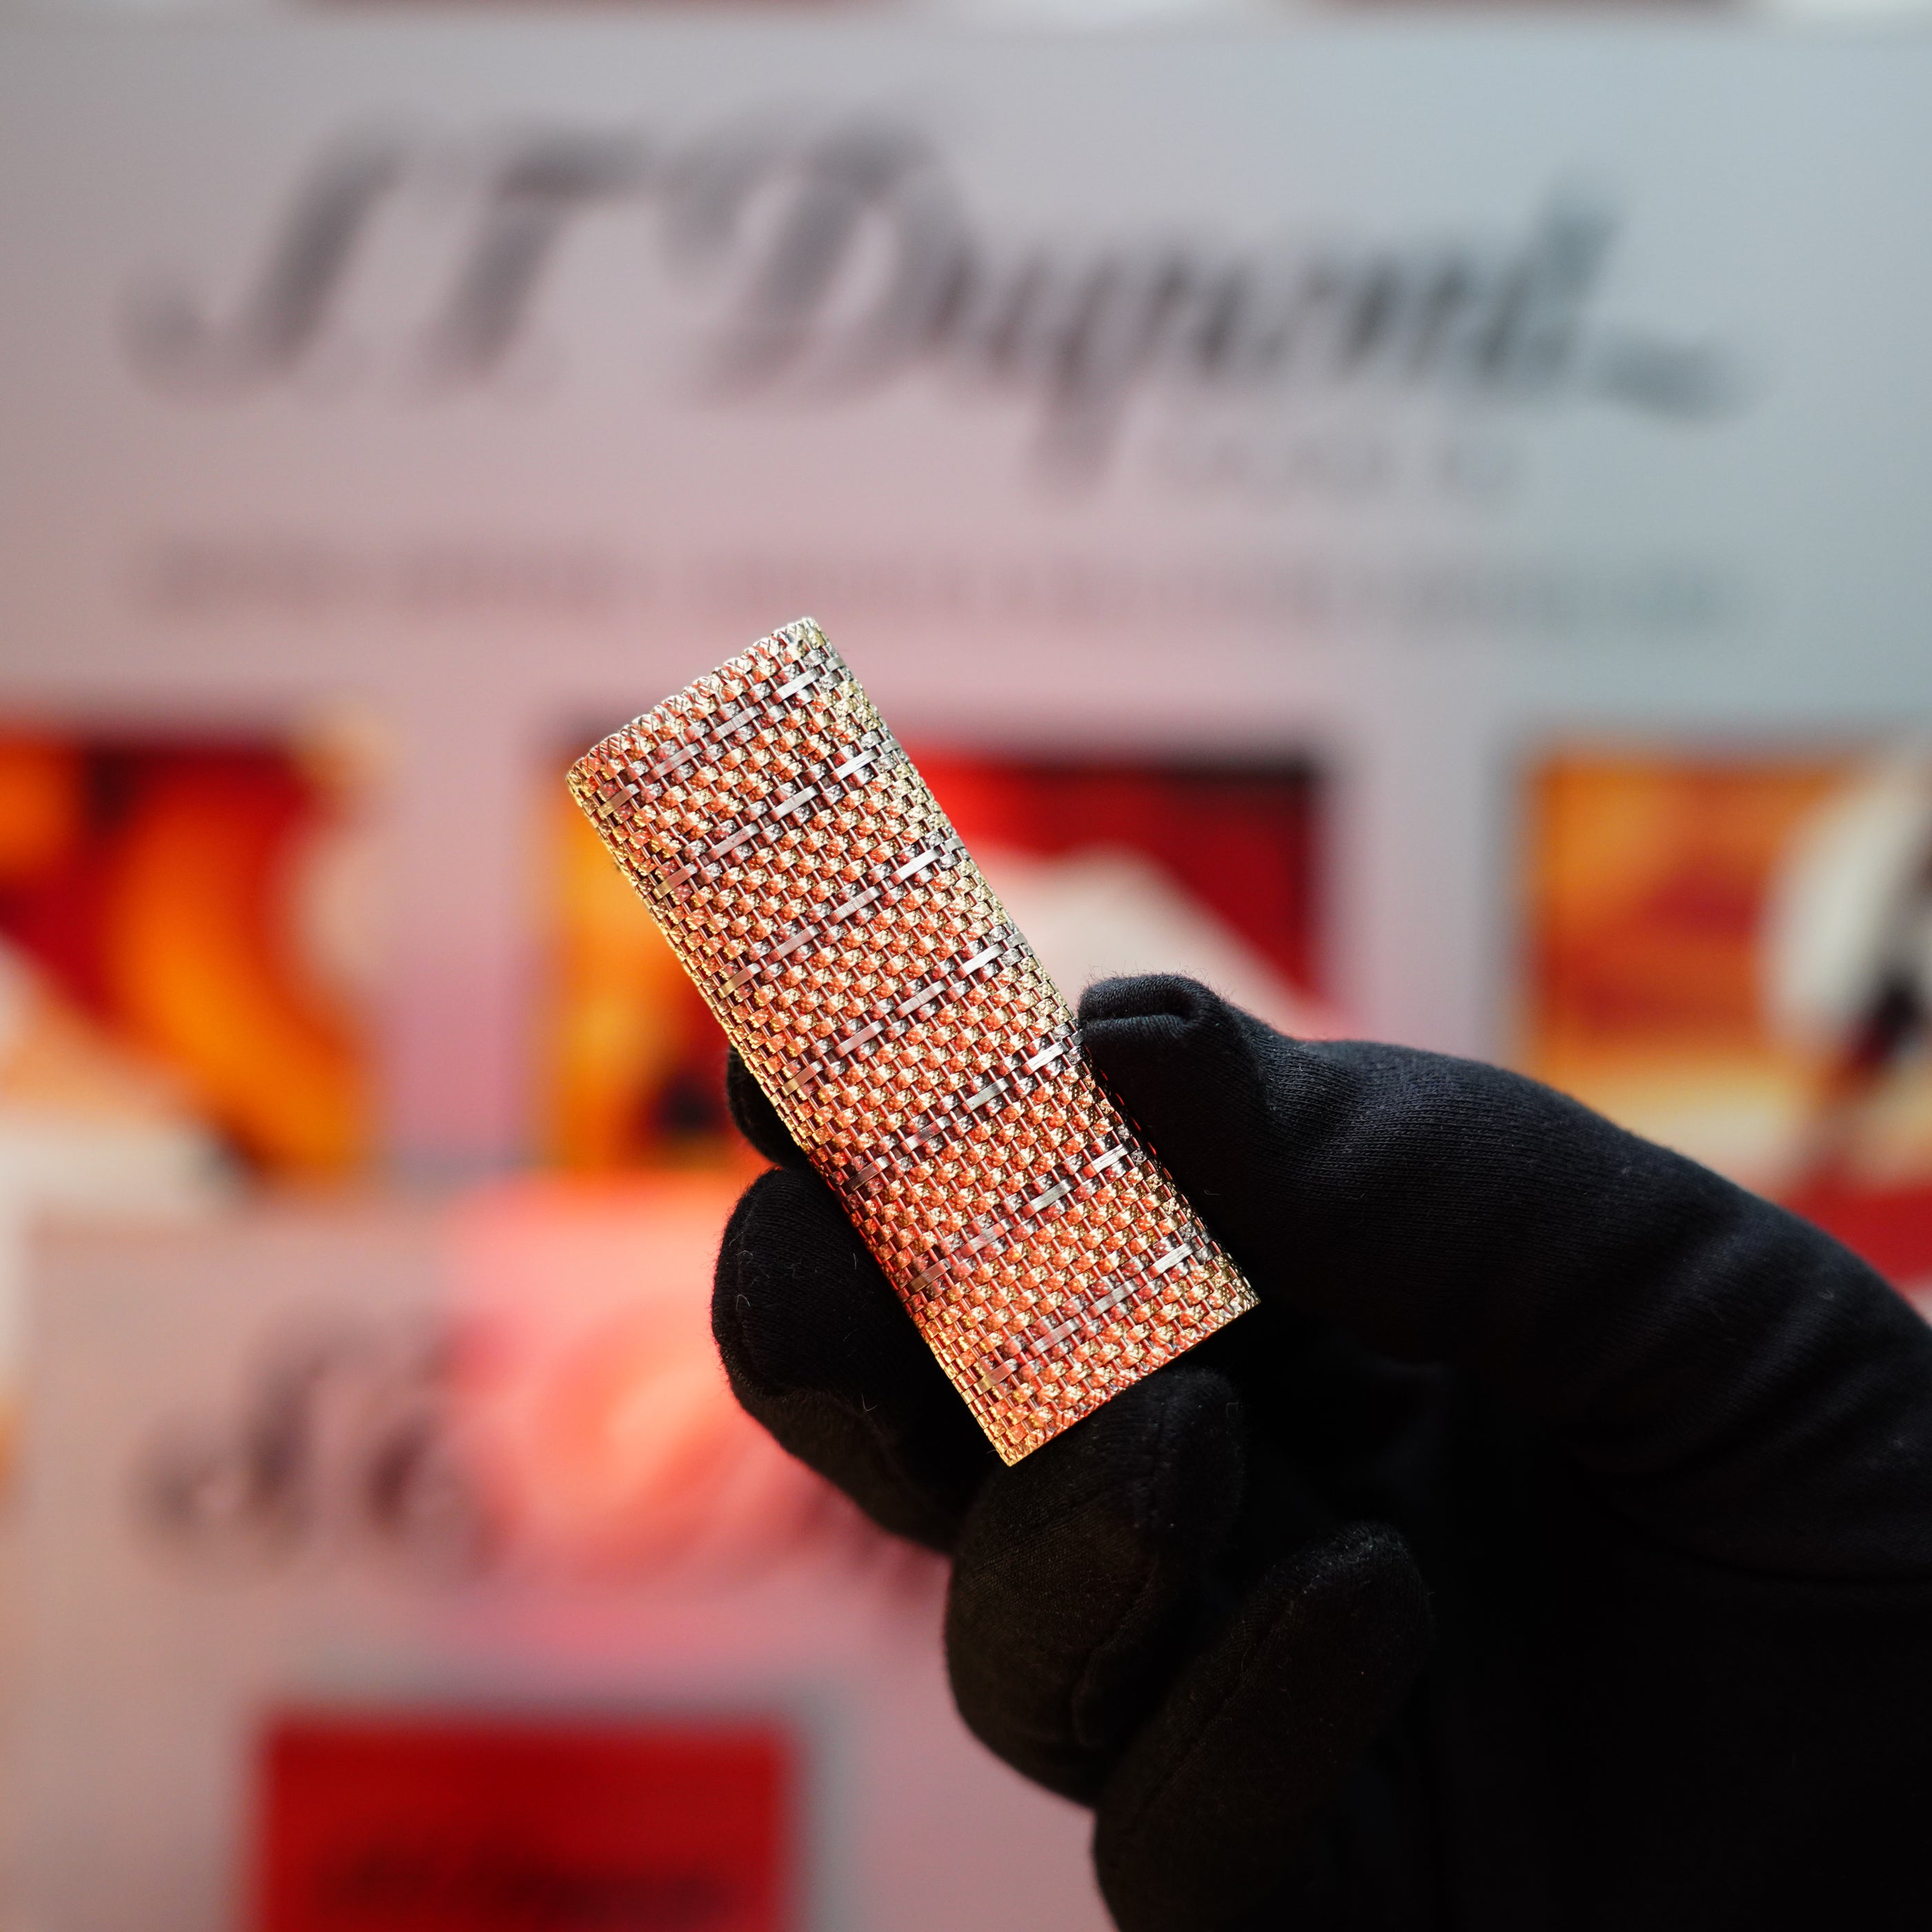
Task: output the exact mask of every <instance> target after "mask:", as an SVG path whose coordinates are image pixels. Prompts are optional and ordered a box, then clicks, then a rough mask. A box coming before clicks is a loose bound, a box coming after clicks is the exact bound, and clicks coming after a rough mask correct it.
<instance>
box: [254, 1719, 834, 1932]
mask: <svg viewBox="0 0 1932 1932" xmlns="http://www.w3.org/2000/svg"><path fill="white" fill-rule="evenodd" d="M790 1771H791V1767H790V1750H789V1748H788V1745H787V1739H786V1738H785V1736H784V1733H783V1732H782V1731H781V1730H778V1729H777V1728H776V1727H751V1726H744V1725H740V1726H737V1727H723V1726H718V1727H700V1726H696V1725H689V1724H687V1725H685V1726H683V1727H676V1726H671V1725H667V1724H654V1725H653V1724H634V1723H633V1724H622V1723H618V1722H608V1721H607V1722H604V1723H601V1724H586V1723H579V1724H574V1725H565V1724H554V1723H552V1724H543V1723H535V1722H529V1721H523V1722H515V1721H496V1722H491V1721H488V1720H487V1719H478V1718H460V1719H452V1718H447V1717H445V1718H434V1717H431V1718H414V1719H411V1718H408V1717H405V1716H401V1715H389V1716H384V1717H380V1718H367V1717H365V1718H348V1717H344V1716H341V1715H330V1716H322V1715H316V1716H308V1717H299V1716H290V1717H287V1718H284V1719H283V1720H281V1722H280V1723H278V1724H277V1725H275V1727H274V1728H273V1729H272V1731H271V1732H270V1733H269V1736H268V1738H267V1739H266V1742H265V1745H264V1748H263V1753H262V1759H261V1772H262V1778H263V1791H262V1793H261V1799H260V1802H261V1804H262V1807H263V1820H262V1827H261V1840H262V1841H261V1845H260V1879H259V1884H260V1895H259V1900H258V1906H257V1912H256V1915H255V1918H254V1927H255V1932H495V1928H497V1927H502V1928H503V1929H504V1932H511V1928H517V1932H521V1928H524V1927H537V1926H556V1927H565V1926H582V1927H592V1926H613V1927H615V1926H637V1927H644V1926H662V1927H676V1928H678V1932H784V1928H787V1927H790V1926H793V1925H794V1924H796V1922H797V1920H796V1915H795V1913H794V1912H793V1910H792V1909H790V1906H791V1904H792V1901H791V1900H790V1897H789V1896H788V1894H789V1891H790V1886H789V1884H788V1880H789V1878H790V1873H789V1870H788V1869H787V1867H788V1865H789V1863H790V1859H789V1856H788V1854H789V1851H790V1846H789V1844H788V1843H787V1840H788V1838H789V1835H790V1829H791V1821H790V1817H789V1816H788V1813H789V1810H790V1806H789V1802H788V1800H789V1798H790V1789H789V1787H790V1781H791V1779H790Z"/></svg>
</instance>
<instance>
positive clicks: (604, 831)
mask: <svg viewBox="0 0 1932 1932" xmlns="http://www.w3.org/2000/svg"><path fill="white" fill-rule="evenodd" d="M570 787H571V792H572V793H573V794H574V796H575V797H576V799H577V802H578V804H580V805H581V806H582V807H583V809H584V811H586V812H587V813H588V814H589V817H590V819H591V822H592V823H593V824H594V825H595V826H596V828H597V829H598V833H599V834H600V835H601V837H602V838H603V839H604V843H605V844H607V845H608V846H609V847H610V851H611V853H612V855H613V856H614V857H615V858H616V861H617V862H618V864H619V865H621V866H622V868H623V869H624V871H625V873H626V874H627V875H628V877H629V878H630V880H631V883H632V884H633V885H634V886H636V887H637V891H638V892H639V893H640V895H642V897H643V901H644V902H645V904H646V905H648V906H649V907H650V909H651V910H652V913H654V914H655V916H656V918H657V920H658V923H659V924H660V925H661V926H662V927H663V928H664V933H665V936H666V937H667V938H668V939H669V940H670V944H671V946H672V948H673V950H674V951H675V952H676V954H677V956H678V958H679V959H680V960H681V961H682V962H683V964H684V966H685V970H686V971H688V973H689V974H691V978H692V979H693V980H694V981H696V983H697V986H698V989H699V990H700V992H702V993H703V995H704V997H705V998H706V1001H708V1002H709V1004H710V1006H711V1009H712V1011H713V1012H714V1013H716V1015H717V1016H718V1019H719V1021H720V1022H721V1024H722V1025H723V1026H724V1031H725V1033H726V1034H727V1036H728V1037H730V1040H731V1043H732V1044H733V1046H736V1049H738V1052H739V1054H740V1055H742V1057H743V1059H744V1061H745V1064H746V1065H747V1066H748V1067H749V1068H750V1069H751V1072H752V1073H753V1074H754V1076H756V1078H757V1082H758V1084H759V1085H760V1086H761V1087H762V1088H763V1089H764V1091H765V1092H766V1094H769V1096H770V1097H771V1100H772V1105H773V1106H775V1107H776V1108H777V1109H778V1113H779V1115H781V1118H783V1120H784V1123H785V1124H786V1126H787V1127H789V1128H790V1130H791V1132H792V1134H793V1138H794V1139H796V1141H797V1142H798V1144H799V1146H800V1147H802V1148H804V1150H805V1152H806V1153H807V1154H808V1155H809V1156H810V1157H811V1160H812V1162H813V1164H814V1166H816V1167H817V1169H818V1170H819V1172H820V1173H821V1174H823V1175H824V1177H825V1178H826V1180H827V1181H829V1183H830V1184H831V1185H832V1187H833V1188H834V1190H836V1192H837V1193H838V1196H839V1199H841V1201H842V1202H844V1205H845V1208H846V1211H847V1213H848V1214H850V1216H851V1217H852V1220H853V1224H854V1226H856V1227H857V1229H859V1232H860V1234H861V1235H863V1236H864V1238H865V1241H866V1243H867V1244H868V1246H869V1247H871V1250H872V1252H873V1253H874V1254H875V1255H876V1256H877V1257H878V1259H879V1262H880V1266H881V1267H882V1268H883V1269H884V1271H885V1273H886V1277H887V1279H888V1280H889V1281H890V1282H891V1283H892V1286H893V1287H894V1289H896V1290H897V1291H898V1295H899V1296H900V1298H901V1299H902V1300H903V1301H904V1303H905V1304H906V1307H907V1309H908V1310H910V1312H911V1314H912V1318H913V1321H914V1322H916V1324H917V1325H918V1326H919V1332H920V1334H922V1335H923V1336H924V1337H925V1338H926V1343H927V1345H928V1346H929V1347H930V1348H931V1349H932V1352H933V1354H934V1355H935V1356H937V1357H938V1360H939V1362H940V1364H941V1367H943V1368H944V1370H946V1373H947V1375H948V1376H950V1378H951V1379H952V1380H953V1384H954V1385H955V1386H956V1388H958V1389H959V1392H960V1394H962V1396H963V1397H965V1400H966V1402H967V1404H968V1406H969V1407H970V1408H971V1409H972V1411H973V1413H974V1415H975V1416H977V1418H979V1421H980V1426H981V1427H983V1429H984V1430H986V1434H987V1436H988V1437H989V1439H990V1440H991V1441H992V1444H993V1446H994V1448H995V1449H997V1450H998V1452H999V1454H1001V1457H1003V1458H1004V1460H1006V1461H1007V1462H1009V1463H1016V1462H1018V1461H1019V1459H1020V1458H1021V1457H1022V1456H1025V1455H1026V1454H1028V1452H1029V1451H1032V1450H1034V1449H1037V1448H1039V1447H1040V1445H1041V1444H1042V1443H1043V1442H1046V1441H1048V1440H1049V1439H1050V1438H1052V1436H1056V1435H1058V1433H1060V1432H1061V1430H1063V1429H1066V1428H1067V1427H1070V1425H1071V1424H1073V1423H1075V1422H1077V1421H1079V1419H1080V1418H1081V1417H1082V1416H1083V1415H1087V1414H1088V1413H1089V1412H1091V1411H1092V1410H1093V1409H1097V1408H1098V1407H1099V1406H1100V1404H1101V1403H1103V1402H1105V1401H1106V1400H1107V1399H1108V1397H1109V1396H1112V1395H1115V1394H1118V1392H1119V1391H1121V1389H1123V1388H1127V1386H1128V1385H1130V1383H1133V1382H1136V1381H1137V1380H1139V1378H1140V1377H1142V1376H1145V1375H1147V1374H1148V1373H1151V1371H1152V1370H1155V1369H1157V1368H1158V1367H1160V1365H1161V1364H1163V1362H1166V1361H1170V1360H1172V1358H1173V1357H1175V1355H1179V1354H1180V1353H1181V1352H1182V1351H1183V1350H1184V1349H1189V1348H1191V1347H1193V1345H1194V1344H1195V1343H1197V1342H1199V1341H1200V1340H1202V1339H1203V1338H1204V1337H1206V1336H1208V1335H1209V1334H1212V1333H1213V1332H1214V1331H1215V1330H1216V1329H1217V1328H1220V1327H1221V1326H1222V1325H1223V1323H1225V1322H1229V1321H1230V1320H1232V1319H1233V1318H1234V1317H1235V1316H1237V1315H1238V1314H1240V1313H1242V1312H1243V1311H1244V1310H1246V1309H1247V1308H1249V1307H1252V1306H1253V1301H1254V1295H1253V1290H1252V1289H1250V1287H1249V1286H1248V1284H1247V1281H1246V1280H1244V1279H1243V1277H1242V1276H1241V1271H1239V1270H1238V1268H1236V1267H1235V1265H1234V1264H1233V1262H1231V1261H1230V1260H1229V1259H1228V1257H1227V1256H1226V1255H1225V1254H1224V1253H1223V1252H1222V1251H1221V1250H1220V1247H1218V1246H1217V1244H1216V1243H1215V1241H1214V1238H1213V1237H1212V1236H1211V1235H1209V1233H1208V1231H1207V1229H1205V1227H1204V1226H1202V1223H1201V1221H1200V1220H1199V1217H1197V1216H1196V1214H1195V1213H1194V1211H1193V1209H1192V1208H1190V1207H1189V1205H1187V1202H1186V1201H1185V1200H1184V1199H1183V1198H1182V1196H1181V1193H1180V1190H1178V1188H1176V1187H1175V1184H1174V1183H1173V1181H1172V1180H1171V1179H1170V1178H1169V1176H1168V1175H1167V1173H1166V1171H1165V1169H1163V1168H1162V1166H1160V1163H1159V1161H1158V1160H1156V1159H1155V1158H1154V1155H1153V1154H1151V1152H1150V1151H1149V1150H1148V1148H1147V1147H1146V1145H1145V1144H1144V1142H1142V1139H1141V1137H1140V1136H1139V1134H1138V1133H1136V1130H1135V1128H1134V1127H1133V1123H1132V1122H1131V1121H1129V1120H1128V1119H1127V1117H1126V1116H1125V1115H1124V1114H1123V1113H1122V1112H1121V1109H1120V1108H1119V1107H1118V1106H1117V1105H1116V1103H1115V1101H1114V1100H1112V1097H1110V1095H1109V1094H1108V1092H1107V1091H1106V1088H1104V1087H1103V1085H1101V1083H1100V1080H1099V1079H1098V1078H1097V1076H1096V1075H1095V1074H1094V1071H1093V1070H1092V1068H1091V1067H1090V1066H1089V1065H1088V1063H1087V1061H1086V1060H1085V1058H1084V1057H1083V1056H1082V1053H1081V1051H1080V1044H1079V1034H1078V1031H1077V1029H1076V1025H1075V1022H1074V1016H1073V1013H1072V1012H1071V1011H1070V1010H1069V1008H1068V1007H1067V1002H1066V1001H1065V1000H1064V999H1063V998H1061V995H1060V993H1059V992H1058V989H1056V988H1055V986H1054V985H1053V983H1052V981H1051V980H1049V979H1048V977H1046V973H1045V972H1044V971H1043V969H1042V968H1041V966H1040V962H1039V961H1038V960H1037V959H1035V958H1034V955H1033V953H1032V950H1031V948H1030V947H1028V944H1027V943H1026V941H1025V939H1024V938H1022V937H1021V936H1020V935H1019V933H1018V932H1016V931H1015V930H1014V929H1013V926H1012V924H1011V923H1010V921H1009V920H1008V919H1007V915H1006V912H1005V910H1004V907H1002V906H1001V904H1000V901H999V900H998V898H996V897H995V895H994V894H993V892H992V888H991V887H990V886H988V884H987V883H986V880H985V879H984V878H983V877H982V876H981V874H980V868H979V867H978V866H977V865H974V862H973V861H972V859H971V856H969V855H968V853H967V851H966V850H965V847H964V846H963V845H962V844H961V843H960V841H959V835H958V834H957V833H956V832H954V830H953V827H952V826H951V825H950V823H948V822H947V818H946V815H945V814H944V812H942V811H941V810H940V808H939V805H938V802H937V801H936V800H935V799H934V797H933V796H932V793H931V792H929V790H927V789H926V784H925V781H923V780H922V778H920V777H919V773H918V772H916V770H914V769H913V766H912V764H911V763H910V760H908V759H907V757H906V754H905V753H904V751H902V750H901V748H900V747H899V745H898V742H897V740H896V739H894V737H893V736H892V733H890V732H889V730H886V727H885V724H884V721H883V720H882V719H881V718H880V716H879V714H878V713H877V712H876V711H875V710H874V709H873V708H872V706H871V702H870V700H868V698H867V697H866V696H865V693H864V691H862V690H861V689H860V688H859V685H857V683H856V682H855V681H854V680H853V677H852V675H851V673H850V671H848V670H847V669H846V667H845V666H844V663H843V662H842V661H841V659H840V658H839V657H838V653H837V652H835V651H834V650H833V649H832V647H831V646H830V645H829V644H828V643H826V640H825V638H824V636H823V633H822V632H821V631H820V630H819V628H818V627H817V625H815V624H814V623H812V622H811V621H810V620H809V619H803V620H801V621H800V622H797V623H796V624H790V625H786V626H785V627H784V628H783V629H782V630H781V631H777V632H775V634H773V635H772V636H771V637H765V638H761V639H760V640H759V641H758V642H757V643H755V644H754V645H753V646H751V649H749V650H748V651H746V652H744V653H743V654H742V655H741V656H739V657H735V658H732V659H731V661H730V662H729V663H728V664H724V665H721V667H719V668H718V670H715V671H714V672H712V673H711V675H710V676H708V677H702V678H700V679H698V680H697V682H696V683H695V684H694V685H691V687H690V688H688V690H685V691H680V692H679V694H677V696H676V697H672V698H668V699H667V700H665V701H664V703H662V704H660V705H659V706H658V707H657V709H655V710H654V711H651V712H646V715H644V716H643V717H641V718H638V719H637V721H635V722H634V723H633V724H630V725H628V726H626V727H625V729H624V730H621V731H618V732H614V733H612V735H611V736H609V737H608V738H606V739H604V741H603V742H602V743H601V744H600V745H597V746H596V747H595V748H594V749H593V750H592V751H589V752H588V753H586V754H585V755H584V757H582V758H581V759H580V760H578V761H577V764H576V765H575V766H573V767H572V769H571V774H570Z"/></svg>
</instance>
